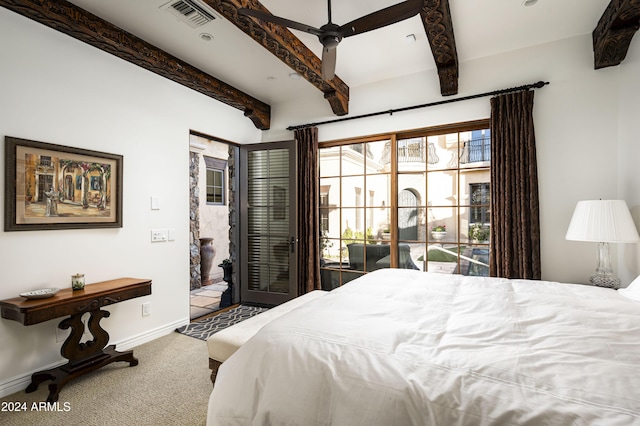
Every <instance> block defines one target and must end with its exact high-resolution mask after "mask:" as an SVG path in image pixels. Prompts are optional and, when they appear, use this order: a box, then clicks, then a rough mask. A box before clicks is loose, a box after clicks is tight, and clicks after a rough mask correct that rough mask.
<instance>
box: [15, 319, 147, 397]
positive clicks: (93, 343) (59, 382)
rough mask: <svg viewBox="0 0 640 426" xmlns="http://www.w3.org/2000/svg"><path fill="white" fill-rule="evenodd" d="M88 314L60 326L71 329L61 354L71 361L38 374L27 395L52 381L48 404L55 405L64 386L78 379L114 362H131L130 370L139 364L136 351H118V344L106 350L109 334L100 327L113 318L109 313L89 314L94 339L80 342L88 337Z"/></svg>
mask: <svg viewBox="0 0 640 426" xmlns="http://www.w3.org/2000/svg"><path fill="white" fill-rule="evenodd" d="M84 313H85V312H79V313H77V314H73V315H71V316H70V317H69V318H66V319H65V320H63V321H61V322H60V324H59V325H58V328H60V329H63V330H66V329H68V328H71V333H70V334H69V337H67V339H66V340H65V341H64V343H63V344H62V348H61V349H60V354H61V355H62V356H63V357H65V358H66V359H68V360H69V362H68V363H66V364H65V365H63V366H60V367H57V368H52V369H50V370H45V371H40V372H37V373H34V374H33V375H32V376H31V383H30V384H29V386H27V389H26V392H27V393H30V392H34V391H35V390H36V389H38V386H39V385H40V383H42V382H44V381H46V380H52V383H50V384H49V396H48V398H47V402H55V401H57V400H58V396H59V393H60V390H62V388H63V387H64V385H66V384H67V382H69V381H70V380H73V379H75V378H76V377H78V376H81V375H83V374H85V373H88V372H90V371H93V370H97V369H98V368H101V367H104V366H105V365H107V364H110V363H112V362H121V361H122V362H128V363H129V366H130V367H134V366H136V365H138V360H137V359H136V358H135V357H134V356H133V350H129V351H124V352H118V351H116V350H115V346H114V345H110V346H108V347H106V345H107V343H108V342H109V334H108V333H107V332H106V331H105V330H104V329H103V328H102V327H101V326H100V320H101V319H102V318H104V317H108V316H109V315H110V313H109V312H108V311H102V310H100V309H94V310H91V311H89V314H90V318H89V322H88V328H89V332H90V333H91V336H93V339H92V340H87V341H86V342H80V340H81V339H82V336H83V334H84V323H83V322H82V315H83V314H84Z"/></svg>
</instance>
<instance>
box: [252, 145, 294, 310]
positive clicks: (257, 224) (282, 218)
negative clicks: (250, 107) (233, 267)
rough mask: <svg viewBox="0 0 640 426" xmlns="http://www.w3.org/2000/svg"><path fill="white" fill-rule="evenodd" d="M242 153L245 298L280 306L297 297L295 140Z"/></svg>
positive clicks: (258, 302) (254, 148)
mask: <svg viewBox="0 0 640 426" xmlns="http://www.w3.org/2000/svg"><path fill="white" fill-rule="evenodd" d="M240 152H241V154H240V159H241V160H240V176H241V181H240V193H241V198H240V200H241V202H240V204H241V208H240V211H241V229H242V232H241V235H242V237H241V250H240V252H241V285H240V298H241V300H242V302H243V303H253V304H260V305H278V304H280V303H283V302H286V301H287V300H290V299H292V298H294V297H296V296H297V270H296V268H297V266H296V265H297V258H296V256H297V247H296V245H295V241H296V219H297V218H296V205H297V203H296V179H295V144H294V142H293V141H291V142H277V143H269V144H258V145H245V146H243V147H241V151H240Z"/></svg>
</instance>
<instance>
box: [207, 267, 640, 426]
mask: <svg viewBox="0 0 640 426" xmlns="http://www.w3.org/2000/svg"><path fill="white" fill-rule="evenodd" d="M207 424H208V425H210V426H213V425H250V424H251V425H301V426H311V425H336V426H337V425H348V426H351V425H363V426H372V425H380V426H391V425H421V426H422V425H445V426H450V425H490V424H491V425H536V426H538V425H606V426H613V425H631V424H640V302H634V301H632V300H630V299H626V298H624V297H623V296H621V295H619V294H618V293H617V292H616V291H613V290H610V289H605V288H598V287H591V286H583V285H577V284H560V283H552V282H540V281H524V280H506V279H497V278H477V277H474V278H472V277H464V276H458V275H442V274H435V273H424V272H419V271H410V270H379V271H376V272H373V273H370V274H368V275H365V276H363V277H362V278H359V279H358V280H355V281H352V282H351V283H349V284H347V285H345V286H343V287H341V288H339V289H336V290H334V291H332V292H330V293H329V294H327V295H326V296H323V297H321V298H319V299H317V300H314V301H312V302H310V303H308V304H306V305H304V306H301V307H299V308H297V309H295V310H293V311H292V312H290V313H288V314H286V315H284V316H283V317H281V318H279V319H277V320H275V321H273V322H272V323H270V324H269V325H267V326H266V327H265V328H263V329H262V330H261V331H260V332H259V333H258V334H257V335H256V336H255V337H254V338H252V339H251V340H249V341H248V342H247V343H246V344H245V345H243V346H242V347H241V348H240V349H239V350H238V351H237V352H236V353H235V354H234V355H233V356H231V357H230V358H229V359H228V360H227V361H226V362H225V363H224V364H223V365H222V367H221V368H220V370H219V373H218V378H217V381H216V384H215V387H214V390H213V393H212V394H211V398H210V401H209V412H208V418H207Z"/></svg>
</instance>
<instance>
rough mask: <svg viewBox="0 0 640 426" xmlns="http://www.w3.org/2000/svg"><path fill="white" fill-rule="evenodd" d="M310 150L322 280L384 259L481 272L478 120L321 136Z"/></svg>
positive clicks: (483, 202) (485, 235)
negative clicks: (357, 136)
mask: <svg viewBox="0 0 640 426" xmlns="http://www.w3.org/2000/svg"><path fill="white" fill-rule="evenodd" d="M319 157H320V226H321V232H322V235H321V241H320V249H321V252H322V261H321V275H322V285H323V288H325V289H331V288H335V287H337V286H340V285H342V284H344V283H346V282H348V281H350V280H352V279H354V278H356V277H358V276H360V275H362V274H363V273H367V272H371V271H374V270H376V269H381V268H389V267H392V268H404V269H417V270H423V271H431V272H441V273H447V274H451V273H455V274H462V275H488V273H489V266H488V259H489V250H490V246H489V233H490V229H491V224H490V223H489V214H488V212H489V209H490V199H489V191H488V188H489V182H490V176H491V158H490V131H489V129H488V121H487V120H480V121H475V122H470V123H462V124H458V125H451V126H443V127H441V128H433V129H424V130H418V131H412V132H410V133H398V134H392V135H384V136H380V137H375V136H372V137H368V138H363V139H361V140H356V141H354V140H349V141H344V142H340V141H335V142H331V143H327V144H321V145H320V155H319Z"/></svg>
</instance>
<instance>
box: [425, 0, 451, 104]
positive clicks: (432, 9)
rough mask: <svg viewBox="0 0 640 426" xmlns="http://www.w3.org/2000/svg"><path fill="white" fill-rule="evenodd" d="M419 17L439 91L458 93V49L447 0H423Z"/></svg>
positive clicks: (445, 93)
mask: <svg viewBox="0 0 640 426" xmlns="http://www.w3.org/2000/svg"><path fill="white" fill-rule="evenodd" d="M420 17H421V18H422V25H423V26H424V31H425V33H426V34H427V39H428V40H429V45H430V46H431V53H432V54H433V59H434V60H435V62H436V67H437V68H438V77H439V78H440V93H441V94H442V96H450V95H455V94H457V93H458V51H457V50H456V39H455V37H454V36H453V21H452V19H451V12H450V10H449V0H425V2H424V6H423V7H422V11H421V12H420Z"/></svg>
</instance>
